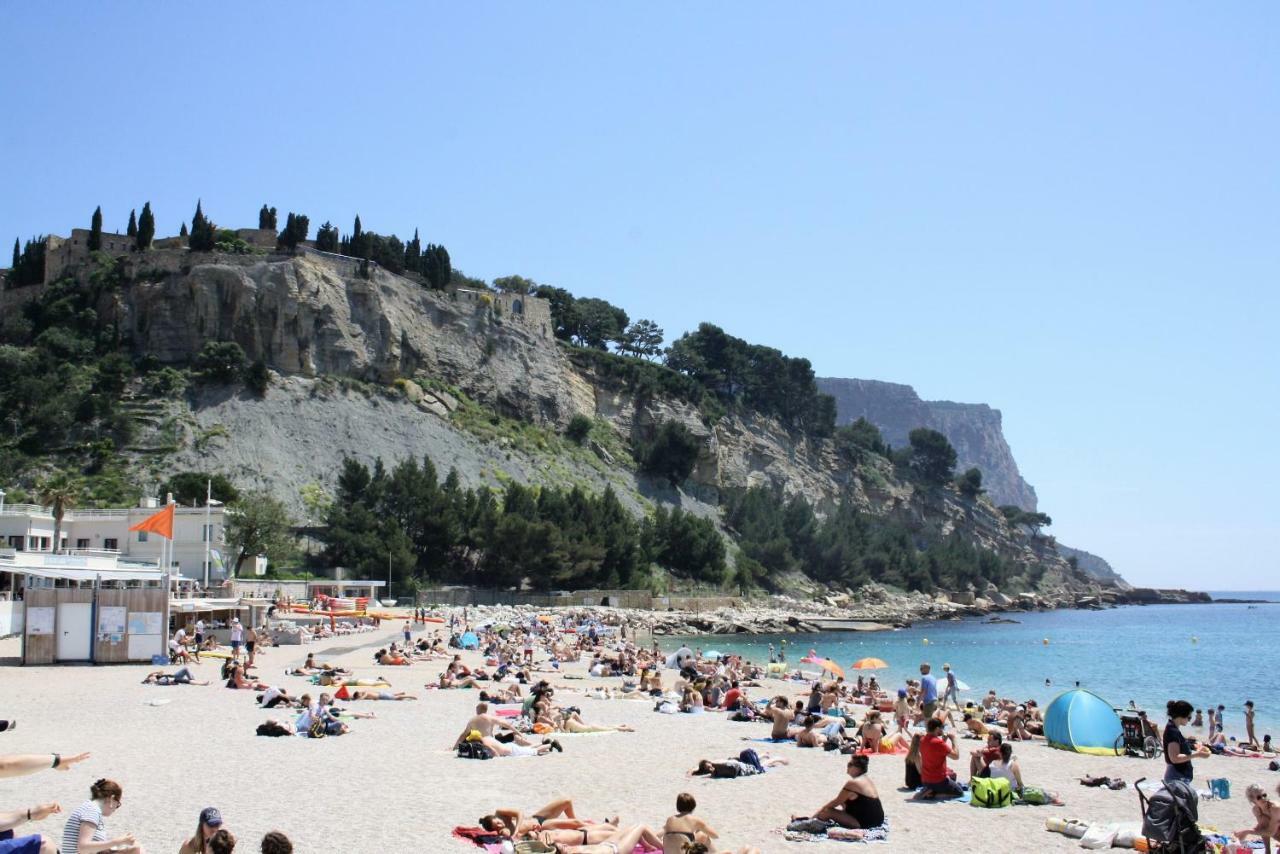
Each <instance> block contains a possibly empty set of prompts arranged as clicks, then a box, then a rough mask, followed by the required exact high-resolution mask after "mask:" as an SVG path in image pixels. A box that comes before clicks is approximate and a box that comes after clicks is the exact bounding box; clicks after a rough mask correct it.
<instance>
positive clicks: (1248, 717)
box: [1244, 700, 1258, 750]
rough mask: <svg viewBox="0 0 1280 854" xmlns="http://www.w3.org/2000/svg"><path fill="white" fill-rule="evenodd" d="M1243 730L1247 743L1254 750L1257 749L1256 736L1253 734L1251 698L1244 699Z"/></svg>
mask: <svg viewBox="0 0 1280 854" xmlns="http://www.w3.org/2000/svg"><path fill="white" fill-rule="evenodd" d="M1244 732H1245V737H1246V741H1245V744H1247V745H1248V746H1249V747H1251V748H1253V749H1254V750H1257V749H1258V737H1257V736H1256V735H1254V734H1253V700H1245V701H1244Z"/></svg>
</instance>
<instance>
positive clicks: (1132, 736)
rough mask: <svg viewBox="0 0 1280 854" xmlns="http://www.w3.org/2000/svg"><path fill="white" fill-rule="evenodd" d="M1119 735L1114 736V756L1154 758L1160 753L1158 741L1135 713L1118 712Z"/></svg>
mask: <svg viewBox="0 0 1280 854" xmlns="http://www.w3.org/2000/svg"><path fill="white" fill-rule="evenodd" d="M1120 730H1121V732H1120V735H1119V736H1117V737H1116V744H1115V750H1116V756H1126V755H1127V756H1137V757H1139V758H1141V759H1154V758H1155V757H1156V756H1157V755H1158V754H1159V753H1160V742H1159V740H1158V739H1156V737H1155V736H1154V735H1152V734H1151V731H1150V730H1148V729H1147V724H1146V721H1144V720H1143V719H1142V718H1140V717H1138V716H1137V715H1135V714H1125V713H1124V712H1120Z"/></svg>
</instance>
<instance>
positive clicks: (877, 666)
mask: <svg viewBox="0 0 1280 854" xmlns="http://www.w3.org/2000/svg"><path fill="white" fill-rule="evenodd" d="M888 666H889V665H888V664H886V663H885V662H884V661H883V660H881V659H879V658H859V659H858V660H857V661H855V662H854V663H853V669H854V670H883V669H884V668H886V667H888Z"/></svg>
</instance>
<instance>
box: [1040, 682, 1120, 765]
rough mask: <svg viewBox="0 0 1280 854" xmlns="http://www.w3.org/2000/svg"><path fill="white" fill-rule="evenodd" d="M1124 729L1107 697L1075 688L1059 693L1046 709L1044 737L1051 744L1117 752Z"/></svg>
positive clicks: (1104, 753)
mask: <svg viewBox="0 0 1280 854" xmlns="http://www.w3.org/2000/svg"><path fill="white" fill-rule="evenodd" d="M1122 732H1123V730H1122V729H1121V726H1120V717H1119V716H1118V715H1117V714H1116V711H1115V709H1113V708H1112V707H1111V704H1110V703H1108V702H1107V701H1106V700H1104V699H1102V698H1101V697H1099V696H1098V695H1097V694H1093V693H1091V692H1089V691H1085V690H1083V689H1080V688H1076V689H1075V690H1072V691H1067V692H1065V693H1062V694H1059V695H1058V696H1057V697H1056V698H1055V699H1054V701H1053V702H1052V703H1050V704H1049V708H1047V709H1045V712H1044V737H1045V740H1046V741H1048V742H1049V745H1050V746H1051V747H1056V748H1058V749H1060V750H1074V751H1075V752H1076V753H1092V754H1094V755H1095V756H1114V755H1115V749H1116V742H1117V741H1119V740H1120V736H1121V734H1122Z"/></svg>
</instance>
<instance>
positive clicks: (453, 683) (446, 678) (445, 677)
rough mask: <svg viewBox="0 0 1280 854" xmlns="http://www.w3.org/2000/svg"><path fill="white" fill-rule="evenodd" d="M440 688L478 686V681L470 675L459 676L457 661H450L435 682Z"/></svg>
mask: <svg viewBox="0 0 1280 854" xmlns="http://www.w3.org/2000/svg"><path fill="white" fill-rule="evenodd" d="M436 684H437V686H438V687H440V688H479V687H480V683H479V682H477V681H476V680H475V679H473V678H472V677H470V676H465V677H461V676H459V675H458V663H457V662H456V661H453V662H450V663H449V666H448V667H446V668H445V669H444V672H443V673H441V674H440V678H439V679H438V680H437V682H436Z"/></svg>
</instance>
